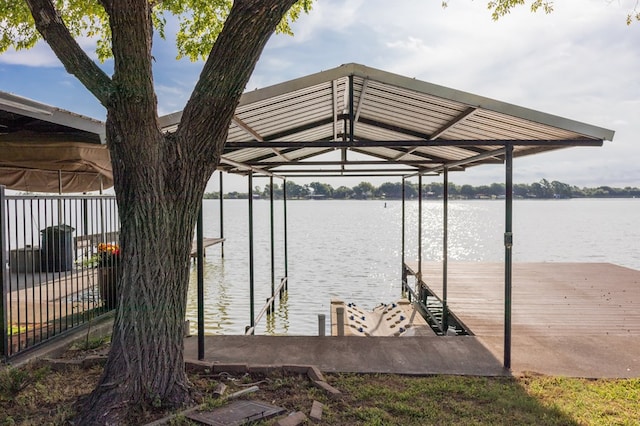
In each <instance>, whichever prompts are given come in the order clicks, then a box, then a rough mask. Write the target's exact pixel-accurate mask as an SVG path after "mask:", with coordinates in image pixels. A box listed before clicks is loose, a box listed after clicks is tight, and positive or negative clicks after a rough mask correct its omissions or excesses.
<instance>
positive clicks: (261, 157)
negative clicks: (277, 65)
mask: <svg viewBox="0 0 640 426" xmlns="http://www.w3.org/2000/svg"><path fill="white" fill-rule="evenodd" d="M181 115H182V113H181V112H177V113H174V114H170V115H167V116H164V117H162V118H161V119H160V123H161V126H162V128H163V129H164V130H165V131H168V132H170V131H175V129H176V128H177V126H178V125H179V122H180V118H181ZM613 135H614V132H613V131H611V130H607V129H603V128H599V127H595V126H592V125H589V124H585V123H581V122H577V121H573V120H569V119H565V118H561V117H558V116H554V115H550V114H546V113H543V112H539V111H534V110H531V109H527V108H523V107H519V106H516V105H512V104H508V103H505V102H500V101H496V100H493V99H489V98H485V97H481V96H477V95H473V94H470V93H466V92H462V91H458V90H454V89H450V88H447V87H443V86H438V85H435V84H431V83H427V82H424V81H420V80H416V79H412V78H408V77H403V76H400V75H397V74H392V73H388V72H385V71H381V70H378V69H374V68H369V67H366V66H363V65H359V64H347V65H342V66H339V67H337V68H334V69H331V70H328V71H323V72H319V73H316V74H312V75H309V76H306V77H302V78H298V79H295V80H291V81H288V82H285V83H281V84H276V85H274V86H270V87H266V88H263V89H258V90H255V91H251V92H247V93H245V94H243V95H242V97H241V99H240V103H239V105H238V107H237V109H236V113H235V116H234V119H233V121H232V123H231V126H230V128H229V135H228V139H227V144H226V146H225V150H224V155H223V157H222V159H221V163H222V164H221V165H220V167H219V168H220V169H222V170H224V171H227V172H231V173H246V172H248V171H249V170H252V171H254V172H262V173H265V174H272V173H273V174H278V175H280V176H284V177H286V176H290V175H295V174H293V173H292V174H289V173H291V166H295V167H297V168H301V169H302V170H301V171H300V172H298V173H302V172H304V168H307V167H310V166H315V168H313V169H311V170H312V171H311V172H310V173H307V174H314V175H316V176H323V175H344V176H346V175H348V174H349V171H351V173H359V174H360V175H362V174H363V173H362V172H361V171H360V170H359V168H362V167H364V166H367V167H366V170H367V172H372V170H371V166H374V167H375V168H376V169H378V170H379V172H381V173H384V170H385V168H392V169H393V174H394V175H397V173H401V174H405V175H410V174H415V173H428V172H441V171H442V170H443V169H444V168H445V167H446V168H447V169H448V170H464V169H465V168H467V167H472V166H477V165H480V164H486V163H503V162H504V160H505V151H504V147H505V146H508V145H512V146H513V147H514V151H513V155H514V157H520V156H525V155H530V154H535V153H540V152H546V151H551V150H557V149H561V148H566V147H571V146H601V145H602V144H603V141H604V140H612V139H613ZM336 150H338V151H340V152H341V156H340V159H339V160H330V161H315V162H314V161H312V160H309V159H311V158H313V157H317V156H320V155H323V154H326V153H328V152H333V151H336ZM348 152H354V153H360V154H365V155H366V156H369V157H373V159H375V160H378V161H376V162H374V161H368V160H362V156H351V157H353V158H349V155H348ZM369 159H370V158H369ZM317 166H320V168H318V167H317ZM399 168H400V170H399ZM283 169H284V170H283ZM280 170H283V171H282V172H281V171H280Z"/></svg>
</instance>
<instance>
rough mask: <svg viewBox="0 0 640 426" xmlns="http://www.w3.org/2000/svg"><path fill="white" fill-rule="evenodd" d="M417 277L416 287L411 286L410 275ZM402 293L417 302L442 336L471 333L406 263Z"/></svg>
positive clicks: (422, 312)
mask: <svg viewBox="0 0 640 426" xmlns="http://www.w3.org/2000/svg"><path fill="white" fill-rule="evenodd" d="M409 275H413V277H414V278H415V283H414V286H415V289H414V288H411V285H410V284H409V280H408V277H409ZM402 294H403V296H406V297H407V299H409V301H410V302H412V303H414V304H416V305H417V306H418V308H419V309H420V312H421V314H422V316H423V317H424V319H425V320H426V321H427V323H428V324H429V326H430V327H431V329H432V330H433V331H434V333H436V334H437V335H440V336H450V335H452V334H454V335H469V334H471V333H470V331H469V330H468V328H467V327H466V326H465V325H464V323H463V322H462V321H460V319H459V318H458V317H457V316H456V315H455V314H454V313H453V312H451V311H450V310H449V309H444V306H445V304H444V302H443V300H442V299H441V298H440V297H438V295H436V294H435V293H434V292H433V291H432V290H431V289H430V288H429V286H428V285H427V283H426V282H425V281H424V280H423V279H422V277H421V276H420V275H418V274H417V273H414V271H412V270H411V269H410V268H409V267H408V266H407V264H406V263H403V264H402Z"/></svg>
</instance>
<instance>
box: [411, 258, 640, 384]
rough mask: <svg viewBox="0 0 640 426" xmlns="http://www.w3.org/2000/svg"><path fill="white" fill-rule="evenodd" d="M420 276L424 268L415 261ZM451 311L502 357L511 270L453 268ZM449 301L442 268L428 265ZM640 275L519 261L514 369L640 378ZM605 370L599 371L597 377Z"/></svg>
mask: <svg viewBox="0 0 640 426" xmlns="http://www.w3.org/2000/svg"><path fill="white" fill-rule="evenodd" d="M408 266H409V267H410V269H411V271H410V272H412V273H416V271H417V270H418V265H417V263H409V265H408ZM447 275H448V278H447V293H448V299H447V305H448V309H449V310H450V311H451V312H452V313H453V314H454V315H455V316H456V317H457V318H458V319H459V320H460V321H462V323H464V325H465V327H466V328H467V330H468V331H469V332H470V334H472V335H473V336H475V337H476V338H477V339H478V340H479V341H480V342H481V343H482V344H483V346H485V347H486V348H487V349H488V350H489V351H490V352H491V353H492V354H493V355H494V356H495V357H496V358H498V359H499V358H500V357H501V356H502V351H503V324H504V264H502V263H474V262H449V263H448V274H447ZM422 277H423V281H424V282H426V283H427V286H428V289H429V291H430V292H432V293H434V294H435V295H436V296H438V297H439V296H441V294H442V292H441V287H442V284H441V283H442V265H441V264H440V263H435V262H423V263H422ZM639 308H640V271H637V270H634V269H630V268H625V267H622V266H618V265H613V264H610V263H514V264H513V297H512V317H511V321H512V370H513V371H514V372H526V371H530V372H538V373H543V374H550V375H567V376H578V377H594V374H596V375H595V377H638V376H639V375H640V309H639ZM596 372H597V373H596Z"/></svg>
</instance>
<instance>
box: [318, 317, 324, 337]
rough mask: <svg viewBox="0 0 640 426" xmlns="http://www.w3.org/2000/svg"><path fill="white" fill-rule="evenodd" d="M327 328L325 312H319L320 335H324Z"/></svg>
mask: <svg viewBox="0 0 640 426" xmlns="http://www.w3.org/2000/svg"><path fill="white" fill-rule="evenodd" d="M325 329H326V317H325V315H324V314H318V336H321V337H324V335H325Z"/></svg>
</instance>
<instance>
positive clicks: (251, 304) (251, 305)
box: [248, 171, 256, 328]
mask: <svg viewBox="0 0 640 426" xmlns="http://www.w3.org/2000/svg"><path fill="white" fill-rule="evenodd" d="M248 192H249V327H250V328H254V327H255V325H256V324H255V316H254V315H255V312H254V311H255V307H254V300H253V298H254V293H253V281H254V275H253V274H254V270H253V172H252V171H250V172H249V191H248Z"/></svg>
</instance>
